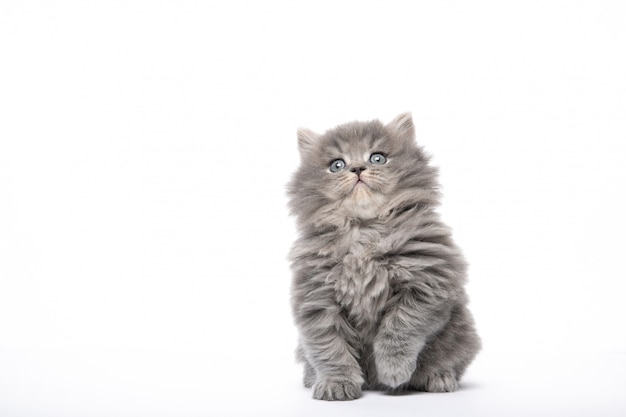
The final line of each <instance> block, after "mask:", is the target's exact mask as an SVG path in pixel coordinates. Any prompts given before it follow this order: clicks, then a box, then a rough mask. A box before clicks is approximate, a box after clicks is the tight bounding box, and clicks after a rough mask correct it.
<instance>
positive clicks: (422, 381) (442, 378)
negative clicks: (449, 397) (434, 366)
mask: <svg viewBox="0 0 626 417" xmlns="http://www.w3.org/2000/svg"><path fill="white" fill-rule="evenodd" d="M411 386H413V387H414V388H416V389H418V390H420V391H426V392H453V391H456V390H458V389H459V383H458V381H457V380H456V377H455V376H454V374H452V373H451V372H437V373H433V374H430V375H418V376H417V378H415V381H413V380H412V381H411Z"/></svg>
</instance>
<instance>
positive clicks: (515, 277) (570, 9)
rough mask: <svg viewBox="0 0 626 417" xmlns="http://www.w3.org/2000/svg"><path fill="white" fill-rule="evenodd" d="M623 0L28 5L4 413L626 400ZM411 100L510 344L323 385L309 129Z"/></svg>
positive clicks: (15, 106)
mask: <svg viewBox="0 0 626 417" xmlns="http://www.w3.org/2000/svg"><path fill="white" fill-rule="evenodd" d="M625 15H626V5H625V4H624V3H623V2H620V1H614V2H611V1H560V2H558V1H543V2H500V1H475V2H415V1H410V2H396V1H385V2H384V3H383V2H367V1H359V2H324V1H316V2H293V1H285V2H278V1H267V2H261V1H249V2H241V1H234V2H228V3H226V2H202V1H198V2H194V1H162V2H152V1H132V2H121V1H106V2H105V1H102V2H101V1H58V2H34V1H3V2H2V3H0V57H1V64H0V118H1V119H0V415H1V416H2V417H5V416H7V417H11V416H30V415H41V416H53V415H59V416H61V415H63V416H65V415H81V416H88V415H112V414H115V415H128V416H136V415H183V414H186V415H195V414H202V413H203V412H206V413H209V414H216V415H217V411H219V412H220V413H221V414H220V415H228V413H230V414H231V415H262V413H266V414H268V415H270V414H271V413H270V412H271V411H272V410H273V411H275V413H274V414H271V415H280V414H279V413H281V412H282V413H283V415H298V414H300V415H305V414H306V413H309V415H320V413H322V411H323V410H332V411H329V413H337V414H338V413H351V412H354V413H357V412H358V413H360V414H365V415H370V414H371V415H377V414H382V413H385V414H386V413H387V410H391V409H393V410H395V411H398V413H400V411H399V410H400V409H402V410H404V411H402V412H403V413H405V414H407V413H409V412H411V413H413V412H415V413H419V414H420V415H459V413H461V412H463V413H464V412H466V411H467V410H470V411H475V414H477V415H485V414H488V413H493V414H494V415H504V414H506V415H512V414H515V413H518V414H519V415H524V414H526V415H529V414H533V415H535V414H537V415H539V414H542V413H543V414H545V415H555V414H556V413H557V412H558V413H563V415H566V414H567V415H574V414H576V413H578V414H580V415H592V414H594V415H596V412H597V411H599V410H601V411H602V413H601V414H603V415H609V414H610V413H614V414H620V413H621V414H625V413H626V412H625V411H624V410H625V409H626V408H625V406H624V402H623V401H622V400H620V399H619V398H618V397H620V396H621V395H618V393H617V390H618V388H619V389H621V387H623V385H624V384H623V382H622V380H621V375H623V374H624V370H625V369H624V367H625V366H626V365H625V364H624V355H623V353H624V352H626V333H625V332H624V331H623V319H624V317H625V316H626V305H625V304H624V303H623V294H624V291H625V289H626V288H625V285H626V284H624V283H625V282H626V281H625V280H624V271H623V247H624V244H623V242H624V236H625V234H626V221H625V220H624V215H623V213H624V212H626V200H625V199H624V194H625V192H626V191H625V190H626V181H625V180H626V170H625V169H624V164H623V160H624V156H625V154H626V152H625V151H626V145H625V144H626V117H625V116H624V115H626V25H624V16H625ZM403 111H411V112H412V113H413V116H414V120H415V123H416V126H417V132H418V141H419V142H420V143H421V144H423V145H424V146H425V147H426V149H427V150H428V151H429V152H431V153H432V154H433V155H434V159H433V162H434V163H435V164H436V165H438V166H439V167H441V181H442V184H443V191H444V195H445V199H444V204H443V206H442V209H441V211H442V214H443V217H444V219H445V220H446V221H447V222H448V223H449V224H450V225H451V226H452V227H453V229H454V232H455V237H456V240H457V241H458V243H459V244H460V246H461V247H462V248H463V250H464V252H465V254H466V256H467V258H468V260H469V262H470V264H471V267H470V284H469V286H468V290H469V293H470V297H471V301H472V302H471V308H472V311H473V312H474V314H475V316H476V320H477V323H478V328H479V332H480V334H481V336H482V337H483V340H484V344H485V347H486V349H485V352H483V354H482V355H481V357H480V359H479V360H478V361H477V362H476V363H475V364H474V365H472V367H471V368H470V370H469V373H468V376H467V379H466V384H467V385H466V389H465V390H463V391H461V392H460V393H457V394H452V395H446V396H438V395H436V396H435V395H426V394H419V395H413V396H411V395H410V396H402V397H395V396H394V397H391V396H385V395H380V394H368V395H366V396H365V397H364V398H363V399H362V400H361V401H358V402H353V403H350V404H323V403H318V402H314V401H312V400H310V399H309V397H310V393H309V392H308V391H307V390H304V389H303V388H301V387H300V379H299V374H298V369H297V368H296V367H295V366H294V365H293V362H292V357H293V355H292V353H293V349H294V347H295V342H296V334H295V330H294V328H293V326H292V324H291V317H290V311H289V300H288V297H289V281H290V276H289V269H288V265H287V261H286V254H287V251H288V250H289V247H290V244H291V242H292V240H293V239H294V237H295V232H294V225H293V220H292V219H290V218H288V213H287V209H286V198H285V193H284V185H285V183H286V182H287V181H288V179H289V176H290V174H291V173H292V172H293V170H294V169H295V167H296V166H297V163H298V154H297V150H296V139H295V130H296V128H297V127H299V126H304V127H308V128H311V129H313V130H318V131H321V130H324V129H327V128H329V127H332V126H334V125H335V124H338V123H343V122H346V121H349V120H353V119H370V118H381V119H383V120H384V121H388V120H390V119H391V118H393V117H394V116H395V115H396V114H398V113H400V112H403ZM504 352H516V353H515V354H505V353H504ZM620 352H621V353H620ZM570 364H571V365H570ZM620 394H621V393H620ZM348 410H349V411H348ZM426 410H427V411H426ZM470 411H467V412H468V413H469V412H470ZM324 412H326V411H324ZM505 412H506V413H505ZM206 413H205V414H206Z"/></svg>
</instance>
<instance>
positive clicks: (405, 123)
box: [387, 113, 415, 140]
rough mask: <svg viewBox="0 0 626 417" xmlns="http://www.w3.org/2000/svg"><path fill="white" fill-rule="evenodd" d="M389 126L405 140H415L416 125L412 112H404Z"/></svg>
mask: <svg viewBox="0 0 626 417" xmlns="http://www.w3.org/2000/svg"><path fill="white" fill-rule="evenodd" d="M387 128H388V129H391V130H392V131H393V132H395V133H396V134H397V135H398V137H400V138H401V139H405V140H415V127H414V125H413V117H412V116H411V113H402V114H400V115H399V116H397V117H396V118H395V119H393V120H392V121H391V122H389V123H388V124H387Z"/></svg>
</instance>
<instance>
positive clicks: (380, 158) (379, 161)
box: [370, 153, 387, 165]
mask: <svg viewBox="0 0 626 417" xmlns="http://www.w3.org/2000/svg"><path fill="white" fill-rule="evenodd" d="M370 162H371V163H372V164H374V165H383V164H384V163H385V162H387V158H385V155H383V154H382V153H373V154H372V156H370Z"/></svg>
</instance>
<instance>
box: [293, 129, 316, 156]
mask: <svg viewBox="0 0 626 417" xmlns="http://www.w3.org/2000/svg"><path fill="white" fill-rule="evenodd" d="M319 137H320V135H318V134H317V133H315V132H313V131H312V130H309V129H304V128H300V129H298V150H299V151H300V157H301V158H302V159H304V157H305V156H306V155H307V154H308V153H309V152H310V151H311V149H313V145H314V144H315V142H317V140H318V139H319Z"/></svg>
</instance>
